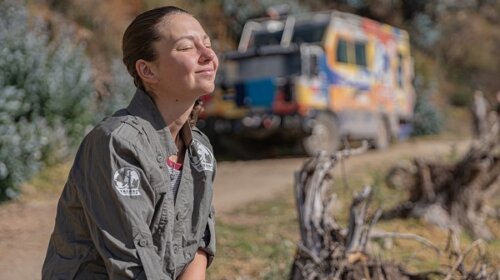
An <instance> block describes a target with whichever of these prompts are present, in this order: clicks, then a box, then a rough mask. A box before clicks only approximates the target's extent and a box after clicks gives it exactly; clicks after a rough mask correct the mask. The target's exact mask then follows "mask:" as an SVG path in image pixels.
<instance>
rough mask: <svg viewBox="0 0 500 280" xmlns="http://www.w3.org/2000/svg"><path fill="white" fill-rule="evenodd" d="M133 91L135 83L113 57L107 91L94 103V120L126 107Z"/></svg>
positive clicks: (122, 65)
mask: <svg viewBox="0 0 500 280" xmlns="http://www.w3.org/2000/svg"><path fill="white" fill-rule="evenodd" d="M134 93H135V85H134V82H133V80H132V77H131V76H130V75H129V74H128V72H127V69H126V68H125V65H124V64H123V63H122V62H121V61H119V60H117V59H115V60H113V61H112V63H111V81H110V83H109V84H108V93H107V94H106V95H104V94H103V95H101V96H100V100H98V101H97V103H96V110H95V111H96V117H95V121H99V120H101V119H103V118H104V117H106V116H109V115H112V114H113V113H114V112H115V111H117V110H119V109H122V108H125V107H127V105H128V104H129V102H130V100H132V97H133V95H134Z"/></svg>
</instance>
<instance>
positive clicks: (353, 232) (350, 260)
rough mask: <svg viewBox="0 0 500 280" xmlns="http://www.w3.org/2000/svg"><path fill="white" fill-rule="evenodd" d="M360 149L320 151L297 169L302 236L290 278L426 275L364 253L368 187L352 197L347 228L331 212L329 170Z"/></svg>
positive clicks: (296, 191) (296, 179) (369, 277)
mask: <svg viewBox="0 0 500 280" xmlns="http://www.w3.org/2000/svg"><path fill="white" fill-rule="evenodd" d="M361 151H362V150H359V151H351V152H345V151H341V152H338V153H336V154H334V155H327V154H320V155H318V156H316V157H314V158H311V159H310V160H308V161H307V162H305V163H304V165H303V167H302V169H301V170H300V171H298V172H296V173H295V198H296V203H297V211H298V217H299V223H300V241H299V242H298V244H297V252H296V255H295V259H294V263H293V266H292V271H291V274H290V279H293V280H298V279H427V277H425V276H418V275H411V274H409V273H407V272H405V271H404V269H403V268H402V267H401V266H399V265H396V264H392V263H380V262H379V261H376V260H372V259H371V258H370V257H369V256H368V255H367V254H366V253H365V251H366V245H367V242H368V239H369V234H370V229H371V227H372V225H373V223H370V224H367V223H366V215H367V208H368V203H369V200H370V197H371V188H370V187H365V189H364V190H363V191H362V192H361V193H359V194H357V195H356V196H355V198H354V199H353V202H352V204H351V207H350V215H349V225H348V228H347V229H342V228H341V227H340V226H339V225H338V224H337V222H336V221H335V218H334V217H333V216H331V213H330V211H329V210H330V207H331V206H332V204H333V203H334V202H335V196H333V195H332V196H329V195H328V189H329V188H330V186H331V181H332V177H331V176H330V171H331V169H332V168H333V167H334V166H335V164H336V163H337V162H338V161H339V160H341V159H342V158H343V157H346V156H348V155H349V154H353V153H358V152H361ZM372 222H373V221H372Z"/></svg>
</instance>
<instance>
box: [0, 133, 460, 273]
mask: <svg viewBox="0 0 500 280" xmlns="http://www.w3.org/2000/svg"><path fill="white" fill-rule="evenodd" d="M454 147H455V148H456V149H457V150H458V151H463V150H464V149H465V148H466V147H467V142H465V141H452V140H421V141H418V142H405V143H400V144H397V145H395V146H393V147H392V148H391V149H388V150H385V151H380V152H379V151H372V152H368V153H366V154H364V155H361V156H357V157H353V158H351V159H350V160H349V161H348V162H347V163H346V167H347V172H349V170H353V169H359V168H363V167H365V166H367V165H370V166H373V165H379V164H381V165H382V164H390V163H391V162H392V161H394V162H396V161H397V160H398V159H402V158H410V157H413V156H425V157H439V156H442V155H445V154H448V153H450V152H451V151H452V149H455V148H454ZM303 161H304V158H291V159H271V160H259V161H241V162H239V161H238V162H219V164H218V173H217V179H216V180H217V181H216V187H215V193H214V204H215V208H216V210H217V215H218V216H220V217H221V216H222V217H223V216H224V213H228V212H229V211H231V210H232V209H235V208H237V207H242V206H244V205H245V204H247V203H250V202H252V201H256V200H262V199H272V198H273V197H274V196H275V195H277V194H279V193H280V192H283V191H285V190H287V189H290V190H291V187H292V183H293V172H294V171H296V170H297V169H299V168H300V166H301V164H302V163H303ZM56 203H57V197H55V196H53V197H45V198H31V197H30V198H29V199H21V200H20V201H17V202H12V203H7V204H4V205H2V206H0V280H3V279H6V280H7V279H40V269H41V265H42V262H43V258H44V256H45V251H46V246H47V242H48V239H49V235H50V233H51V231H52V228H53V225H54V217H55V209H56Z"/></svg>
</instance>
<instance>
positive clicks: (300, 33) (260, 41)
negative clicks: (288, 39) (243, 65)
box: [249, 22, 328, 48]
mask: <svg viewBox="0 0 500 280" xmlns="http://www.w3.org/2000/svg"><path fill="white" fill-rule="evenodd" d="M327 25H328V22H313V23H300V24H296V25H295V26H294V30H293V36H292V43H297V44H301V43H318V42H321V41H322V40H323V36H324V34H325V30H326V26H327ZM282 36H283V30H279V31H274V32H269V31H256V32H254V34H252V40H251V41H250V44H249V47H250V48H260V47H262V46H273V45H274V46H275V45H279V44H280V42H281V37H282Z"/></svg>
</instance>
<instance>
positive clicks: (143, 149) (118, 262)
mask: <svg viewBox="0 0 500 280" xmlns="http://www.w3.org/2000/svg"><path fill="white" fill-rule="evenodd" d="M180 137H181V138H182V140H183V141H184V143H185V146H186V147H187V149H186V154H185V157H184V164H183V170H182V175H181V176H182V177H181V182H180V186H179V190H178V193H177V197H175V198H174V197H173V196H174V195H173V192H172V189H171V182H170V178H169V176H168V171H167V167H166V159H168V157H169V156H171V155H175V154H176V153H177V148H176V145H175V143H174V140H173V139H172V136H171V134H170V131H169V129H168V127H167V126H166V124H165V122H164V121H163V119H162V117H161V115H160V112H159V111H158V109H157V108H156V106H155V104H154V102H153V100H152V99H151V98H150V97H149V96H148V95H147V94H146V93H144V92H143V91H141V90H137V92H136V94H135V96H134V98H133V100H132V102H131V103H130V105H129V106H128V107H127V108H126V109H123V110H120V111H118V112H117V113H115V114H114V115H113V116H112V117H109V118H107V119H105V120H104V121H102V122H101V123H100V124H99V125H98V126H96V127H95V128H94V129H93V130H92V131H91V132H90V133H89V134H88V135H87V136H86V137H85V139H84V140H83V142H82V144H81V146H80V148H79V150H78V153H77V155H76V158H75V162H74V164H73V167H72V169H71V171H70V174H69V177H68V181H67V183H66V185H65V186H64V190H63V192H62V195H61V198H60V199H59V204H58V208H57V217H56V223H55V227H54V232H53V233H52V235H51V238H50V241H49V246H48V250H47V256H46V258H45V262H44V264H43V269H42V278H43V279H151V280H154V279H175V278H176V277H178V276H179V275H180V274H181V273H182V271H183V270H184V269H185V267H186V265H187V264H189V262H191V260H192V259H193V258H194V255H195V253H196V251H197V250H198V249H202V250H204V251H205V252H207V254H208V256H209V263H210V262H211V260H212V258H213V256H214V254H215V231H214V230H215V229H214V227H215V222H214V211H213V207H212V194H213V190H212V185H213V180H214V177H215V168H216V164H215V159H214V156H213V150H212V147H211V145H210V143H209V141H208V139H207V137H206V136H205V135H203V134H202V133H201V132H200V131H199V130H198V129H196V128H194V129H191V128H190V127H189V125H188V124H187V123H186V124H185V125H184V127H183V128H182V130H181V131H180Z"/></svg>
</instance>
